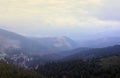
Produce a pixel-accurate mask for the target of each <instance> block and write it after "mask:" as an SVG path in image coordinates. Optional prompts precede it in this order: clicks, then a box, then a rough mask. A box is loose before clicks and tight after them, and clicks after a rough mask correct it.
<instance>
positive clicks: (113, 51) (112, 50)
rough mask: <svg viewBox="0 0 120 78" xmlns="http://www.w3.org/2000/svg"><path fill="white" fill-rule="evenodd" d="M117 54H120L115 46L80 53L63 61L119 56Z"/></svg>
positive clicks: (118, 48)
mask: <svg viewBox="0 0 120 78" xmlns="http://www.w3.org/2000/svg"><path fill="white" fill-rule="evenodd" d="M119 54H120V45H115V46H111V47H105V48H96V49H89V50H87V51H80V52H79V53H76V54H73V55H70V56H68V57H65V58H64V60H75V59H91V58H99V57H103V56H110V55H119Z"/></svg>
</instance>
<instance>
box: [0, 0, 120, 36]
mask: <svg viewBox="0 0 120 78" xmlns="http://www.w3.org/2000/svg"><path fill="white" fill-rule="evenodd" d="M119 3H120V0H0V28H4V29H9V30H11V31H14V32H17V33H20V34H24V35H29V36H70V37H78V36H81V37H87V36H94V35H97V34H101V33H102V34H103V33H111V32H113V31H114V32H115V31H119V30H120V4H119ZM106 35H108V34H106Z"/></svg>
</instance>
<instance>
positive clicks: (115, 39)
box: [77, 37, 120, 48]
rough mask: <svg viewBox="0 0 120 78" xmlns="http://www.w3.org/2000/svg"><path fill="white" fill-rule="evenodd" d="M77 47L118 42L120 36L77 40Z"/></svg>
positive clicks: (108, 44)
mask: <svg viewBox="0 0 120 78" xmlns="http://www.w3.org/2000/svg"><path fill="white" fill-rule="evenodd" d="M77 42H78V43H79V47H91V48H102V47H107V46H113V45H116V44H120V37H104V38H99V39H96V40H88V41H77Z"/></svg>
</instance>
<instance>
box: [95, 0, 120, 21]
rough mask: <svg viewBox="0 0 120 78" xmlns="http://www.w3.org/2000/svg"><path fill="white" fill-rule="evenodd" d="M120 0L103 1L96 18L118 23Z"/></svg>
mask: <svg viewBox="0 0 120 78" xmlns="http://www.w3.org/2000/svg"><path fill="white" fill-rule="evenodd" d="M119 3H120V0H105V1H104V4H103V5H102V7H101V8H100V9H99V11H98V12H97V17H98V18H99V19H101V20H113V21H120V14H119V13H120V4H119Z"/></svg>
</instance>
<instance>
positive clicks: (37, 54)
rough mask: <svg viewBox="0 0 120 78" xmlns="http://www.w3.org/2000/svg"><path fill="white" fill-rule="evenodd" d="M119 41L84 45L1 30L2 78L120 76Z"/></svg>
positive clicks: (63, 38)
mask: <svg viewBox="0 0 120 78" xmlns="http://www.w3.org/2000/svg"><path fill="white" fill-rule="evenodd" d="M98 41H99V42H98ZM119 43H120V38H119V37H107V38H101V39H98V40H91V41H86V42H85V41H84V44H81V43H80V42H79V41H75V40H72V39H70V38H68V37H66V36H61V37H40V38H38V37H26V36H22V35H19V34H16V33H13V32H11V31H7V30H3V29H0V60H1V61H0V78H120V45H119Z"/></svg>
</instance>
